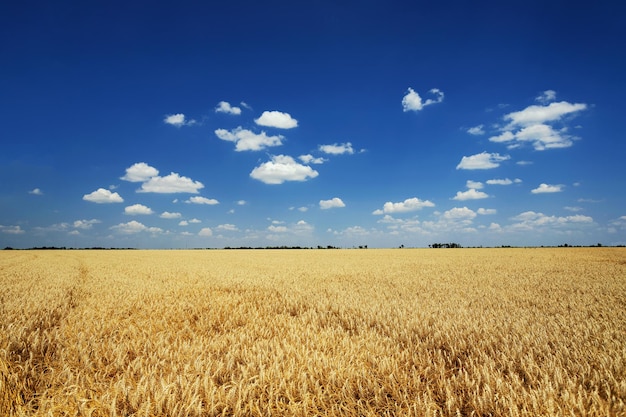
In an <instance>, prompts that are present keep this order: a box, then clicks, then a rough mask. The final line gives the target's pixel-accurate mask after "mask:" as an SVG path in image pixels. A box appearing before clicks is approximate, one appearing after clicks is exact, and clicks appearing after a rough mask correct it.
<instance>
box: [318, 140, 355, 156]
mask: <svg viewBox="0 0 626 417" xmlns="http://www.w3.org/2000/svg"><path fill="white" fill-rule="evenodd" d="M319 149H320V151H322V152H324V153H327V154H330V155H343V154H349V155H352V154H353V153H354V149H353V148H352V144H351V143H350V142H347V143H334V144H332V145H320V147H319Z"/></svg>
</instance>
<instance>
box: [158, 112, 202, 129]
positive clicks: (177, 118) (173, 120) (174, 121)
mask: <svg viewBox="0 0 626 417" xmlns="http://www.w3.org/2000/svg"><path fill="white" fill-rule="evenodd" d="M163 122H164V123H165V124H168V125H172V126H175V127H181V126H191V125H194V124H196V121H195V120H193V119H191V120H187V119H186V118H185V115H184V114H183V113H177V114H169V115H167V116H165V118H164V119H163Z"/></svg>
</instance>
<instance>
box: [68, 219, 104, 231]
mask: <svg viewBox="0 0 626 417" xmlns="http://www.w3.org/2000/svg"><path fill="white" fill-rule="evenodd" d="M98 223H102V222H101V221H100V220H98V219H91V220H76V221H75V222H74V224H73V226H74V228H75V229H83V230H89V229H91V228H92V227H93V225H94V224H98Z"/></svg>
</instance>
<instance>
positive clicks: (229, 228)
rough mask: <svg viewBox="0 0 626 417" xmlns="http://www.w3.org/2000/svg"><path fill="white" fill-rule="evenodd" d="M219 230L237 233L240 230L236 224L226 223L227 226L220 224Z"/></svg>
mask: <svg viewBox="0 0 626 417" xmlns="http://www.w3.org/2000/svg"><path fill="white" fill-rule="evenodd" d="M217 230H224V231H227V232H236V231H238V230H239V229H238V228H237V226H235V225H234V224H229V223H226V224H220V225H219V226H217Z"/></svg>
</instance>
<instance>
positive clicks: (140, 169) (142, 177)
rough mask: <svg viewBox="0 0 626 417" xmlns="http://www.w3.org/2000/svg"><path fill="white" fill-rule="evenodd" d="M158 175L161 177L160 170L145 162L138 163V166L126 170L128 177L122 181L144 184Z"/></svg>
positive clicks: (125, 176)
mask: <svg viewBox="0 0 626 417" xmlns="http://www.w3.org/2000/svg"><path fill="white" fill-rule="evenodd" d="M157 175H159V170H158V169H156V168H154V167H151V166H150V165H148V164H146V163H145V162H137V163H136V164H133V165H132V166H130V167H128V168H126V175H124V176H123V177H121V178H120V179H122V180H124V181H130V182H144V181H148V180H149V179H150V178H152V177H156V176H157ZM109 188H110V187H109Z"/></svg>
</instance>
